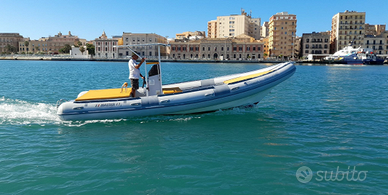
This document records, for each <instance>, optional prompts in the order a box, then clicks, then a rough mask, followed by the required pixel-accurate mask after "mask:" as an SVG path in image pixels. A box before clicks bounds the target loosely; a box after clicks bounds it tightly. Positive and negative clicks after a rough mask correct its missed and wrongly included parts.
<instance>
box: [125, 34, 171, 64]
mask: <svg viewBox="0 0 388 195" xmlns="http://www.w3.org/2000/svg"><path fill="white" fill-rule="evenodd" d="M121 42H122V44H123V45H140V46H134V47H132V49H133V50H135V51H136V52H138V53H139V54H140V55H141V56H143V57H146V58H157V56H158V47H157V46H141V45H143V44H149V43H164V44H167V38H166V37H163V36H160V35H158V34H155V33H126V32H124V33H123V36H122V41H120V45H121ZM118 52H119V54H118V55H119V57H126V56H131V55H132V51H130V50H129V49H127V48H119V50H118ZM160 55H161V56H167V55H168V54H167V49H166V47H160Z"/></svg>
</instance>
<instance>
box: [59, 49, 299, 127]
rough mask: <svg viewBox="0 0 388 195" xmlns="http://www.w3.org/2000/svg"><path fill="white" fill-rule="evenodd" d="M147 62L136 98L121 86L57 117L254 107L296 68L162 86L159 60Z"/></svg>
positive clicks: (64, 108)
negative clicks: (144, 76) (142, 84)
mask: <svg viewBox="0 0 388 195" xmlns="http://www.w3.org/2000/svg"><path fill="white" fill-rule="evenodd" d="M152 45H157V46H158V47H159V51H160V47H161V46H167V45H164V44H152ZM135 46H139V45H135ZM147 46H149V44H147ZM126 47H131V46H126ZM132 51H133V50H132ZM139 57H140V56H139ZM159 59H160V58H159ZM146 64H148V65H152V67H151V68H150V69H149V71H148V69H147V65H146V66H145V67H146V70H147V71H148V75H146V80H147V86H146V87H144V88H139V89H138V90H137V92H136V95H137V97H135V98H132V97H129V94H130V91H126V92H125V91H123V92H121V89H120V88H117V89H102V90H89V91H84V92H81V93H80V94H79V95H78V97H77V98H76V99H75V100H71V101H68V102H64V103H62V104H60V105H58V106H59V107H58V112H57V114H58V115H59V117H60V118H61V119H62V120H92V119H118V118H131V117H140V116H150V115H164V114H192V113H203V112H211V111H217V110H220V109H228V108H233V107H238V106H244V105H250V104H256V103H258V102H259V101H261V100H262V99H263V98H264V96H266V95H267V94H268V93H269V92H270V91H271V89H272V88H273V87H275V86H276V85H278V84H280V83H281V82H283V81H285V80H286V79H288V78H289V77H291V76H292V75H293V74H294V72H295V70H296V68H295V66H294V65H293V63H291V62H287V63H281V64H278V65H274V66H270V67H267V68H263V69H259V70H255V71H251V72H246V73H240V74H233V75H228V76H222V77H217V78H212V79H206V80H197V81H189V82H183V83H175V84H168V85H162V82H161V81H162V77H161V75H162V74H161V73H162V72H161V66H160V64H161V63H160V60H159V62H157V63H146ZM147 71H146V72H147Z"/></svg>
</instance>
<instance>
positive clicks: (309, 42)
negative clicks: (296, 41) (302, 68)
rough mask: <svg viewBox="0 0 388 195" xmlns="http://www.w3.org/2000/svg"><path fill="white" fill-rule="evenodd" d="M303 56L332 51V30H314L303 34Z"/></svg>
mask: <svg viewBox="0 0 388 195" xmlns="http://www.w3.org/2000/svg"><path fill="white" fill-rule="evenodd" d="M302 50H303V51H302V53H303V56H307V55H309V54H327V55H328V54H329V53H330V32H329V31H328V32H312V33H303V35H302Z"/></svg>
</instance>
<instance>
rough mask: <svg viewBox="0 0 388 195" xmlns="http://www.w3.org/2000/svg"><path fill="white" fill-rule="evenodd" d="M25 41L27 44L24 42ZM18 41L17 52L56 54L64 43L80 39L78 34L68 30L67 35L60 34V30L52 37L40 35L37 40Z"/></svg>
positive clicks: (72, 42) (72, 43)
mask: <svg viewBox="0 0 388 195" xmlns="http://www.w3.org/2000/svg"><path fill="white" fill-rule="evenodd" d="M25 41H27V42H28V44H27V45H26V44H25ZM25 41H19V52H20V53H23V52H25V53H38V52H41V53H46V54H58V53H59V50H60V49H62V48H63V47H65V45H70V46H72V45H74V44H77V43H78V41H80V39H79V38H78V36H74V35H72V34H71V32H70V31H69V34H68V35H62V33H61V32H59V33H58V35H55V36H54V37H51V36H49V37H42V38H40V39H39V40H30V39H27V40H25Z"/></svg>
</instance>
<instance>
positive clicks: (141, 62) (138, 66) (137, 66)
mask: <svg viewBox="0 0 388 195" xmlns="http://www.w3.org/2000/svg"><path fill="white" fill-rule="evenodd" d="M144 60H145V58H142V59H141V61H140V63H139V64H138V65H136V66H135V68H137V69H139V68H140V66H141V65H142V64H143V62H144Z"/></svg>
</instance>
